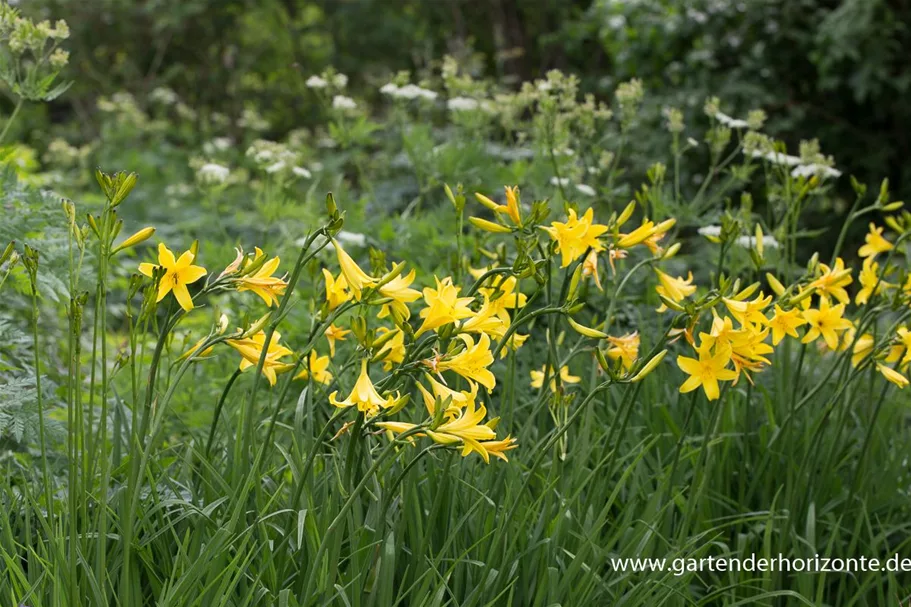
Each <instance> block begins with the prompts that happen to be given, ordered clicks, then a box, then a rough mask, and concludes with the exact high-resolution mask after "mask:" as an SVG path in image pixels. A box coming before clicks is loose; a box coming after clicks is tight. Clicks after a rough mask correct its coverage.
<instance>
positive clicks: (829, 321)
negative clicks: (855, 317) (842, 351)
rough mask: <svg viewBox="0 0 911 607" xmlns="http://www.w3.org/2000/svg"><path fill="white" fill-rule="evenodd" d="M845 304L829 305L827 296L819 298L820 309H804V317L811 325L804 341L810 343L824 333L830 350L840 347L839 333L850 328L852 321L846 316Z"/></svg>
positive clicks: (823, 336) (823, 335)
mask: <svg viewBox="0 0 911 607" xmlns="http://www.w3.org/2000/svg"><path fill="white" fill-rule="evenodd" d="M844 313H845V304H838V305H837V306H831V305H829V300H828V299H827V298H825V297H822V298H820V300H819V309H816V310H814V309H810V310H804V312H803V317H804V319H805V320H806V321H807V324H808V325H809V326H810V330H809V331H807V334H806V335H804V337H803V340H802V343H805V344H808V343H810V342H812V341H814V340H815V339H816V338H818V337H819V336H820V335H822V338H823V339H824V340H825V342H826V345H827V346H828V347H829V349H830V350H835V349H836V348H837V347H838V333H840V332H842V331H845V330H847V329H850V328H851V327H852V326H853V325H852V324H851V321H850V320H848V319H846V318H844Z"/></svg>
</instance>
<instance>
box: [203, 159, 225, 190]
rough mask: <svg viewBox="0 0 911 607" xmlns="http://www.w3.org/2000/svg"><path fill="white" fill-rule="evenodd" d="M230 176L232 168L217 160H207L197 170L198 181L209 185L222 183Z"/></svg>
mask: <svg viewBox="0 0 911 607" xmlns="http://www.w3.org/2000/svg"><path fill="white" fill-rule="evenodd" d="M230 176H231V169H229V168H228V167H226V166H224V165H221V164H217V163H215V162H207V163H205V164H204V165H202V166H201V167H199V169H197V170H196V181H198V182H199V183H200V184H202V185H207V186H213V185H222V184H224V183H226V182H227V181H228V178H229V177H230Z"/></svg>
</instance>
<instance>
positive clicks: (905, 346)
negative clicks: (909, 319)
mask: <svg viewBox="0 0 911 607" xmlns="http://www.w3.org/2000/svg"><path fill="white" fill-rule="evenodd" d="M896 334H897V336H898V342H899V343H898V344H896V345H894V346H892V348H891V349H890V350H889V355H888V356H887V357H886V362H887V363H890V364H891V363H894V362H899V361H900V362H899V366H901V367H904V366H906V365H907V364H908V363H911V331H909V330H908V327H899V328H898V330H897V331H896Z"/></svg>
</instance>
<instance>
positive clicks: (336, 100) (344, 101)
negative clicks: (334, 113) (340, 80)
mask: <svg viewBox="0 0 911 607" xmlns="http://www.w3.org/2000/svg"><path fill="white" fill-rule="evenodd" d="M332 108H333V109H336V110H341V111H349V110H356V109H357V102H355V101H354V99H352V98H351V97H346V96H345V95H336V96H334V97H333V98H332Z"/></svg>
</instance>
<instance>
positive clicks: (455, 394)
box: [417, 374, 478, 417]
mask: <svg viewBox="0 0 911 607" xmlns="http://www.w3.org/2000/svg"><path fill="white" fill-rule="evenodd" d="M425 377H426V379H427V380H428V381H429V382H430V390H431V391H432V392H431V391H428V390H427V388H425V387H424V385H423V384H422V383H420V382H417V384H418V389H419V390H420V392H421V397H422V399H423V400H424V407H426V409H427V413H428V414H430V416H431V417H432V416H433V415H435V414H436V399H437V398H439V399H440V400H441V401H444V400H446V399H447V398H448V399H450V400H451V402H450V406H449V409H448V410H447V411H446V415H449V416H452V415H454V414H455V413H458V411H459V410H460V409H461V408H462V407H464V406H465V405H467V404H468V403H469V402H474V400H475V398H476V396H477V394H478V385H477V384H475V383H471V384H470V386H471V389H470V390H468V391H465V390H462V391H456V390H453V389H452V388H450V387H449V386H447V385H446V384H444V383H442V382H439V381H437V380H436V379H434V377H433V376H432V375H430V374H427V375H426V376H425Z"/></svg>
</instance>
